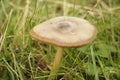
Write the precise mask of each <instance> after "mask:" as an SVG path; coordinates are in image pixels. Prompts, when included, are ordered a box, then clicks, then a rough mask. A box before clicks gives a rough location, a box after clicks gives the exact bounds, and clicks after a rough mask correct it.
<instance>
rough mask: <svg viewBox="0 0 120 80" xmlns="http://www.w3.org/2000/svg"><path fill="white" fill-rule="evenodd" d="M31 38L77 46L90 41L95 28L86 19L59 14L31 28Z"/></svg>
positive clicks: (61, 44)
mask: <svg viewBox="0 0 120 80" xmlns="http://www.w3.org/2000/svg"><path fill="white" fill-rule="evenodd" d="M30 33H31V35H32V37H33V38H35V39H37V40H40V41H42V42H45V43H49V44H54V45H56V46H60V47H79V46H83V45H85V44H88V43H90V42H92V41H93V40H94V39H95V37H96V34H97V30H96V28H95V27H94V26H93V25H92V24H90V23H89V22H88V21H86V20H84V19H82V18H77V17H67V16H61V17H56V18H52V19H50V20H47V21H45V22H43V23H41V24H39V25H37V26H35V27H34V28H33V29H32V30H31V32H30Z"/></svg>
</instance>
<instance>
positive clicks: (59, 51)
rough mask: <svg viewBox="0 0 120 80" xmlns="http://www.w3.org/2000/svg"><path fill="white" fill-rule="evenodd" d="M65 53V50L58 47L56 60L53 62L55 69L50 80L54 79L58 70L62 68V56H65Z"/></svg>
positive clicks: (52, 70)
mask: <svg viewBox="0 0 120 80" xmlns="http://www.w3.org/2000/svg"><path fill="white" fill-rule="evenodd" d="M63 51H64V48H62V47H58V49H57V52H56V55H55V59H54V62H53V67H52V69H51V72H50V76H49V80H53V79H54V75H55V74H56V72H57V70H58V69H59V66H60V63H61V60H62V56H63Z"/></svg>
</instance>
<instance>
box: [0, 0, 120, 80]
mask: <svg viewBox="0 0 120 80" xmlns="http://www.w3.org/2000/svg"><path fill="white" fill-rule="evenodd" d="M63 15H66V16H75V17H79V18H84V19H86V20H88V21H89V22H91V23H92V24H93V25H95V26H96V28H97V29H98V35H97V38H96V40H95V41H94V42H93V43H92V44H89V45H87V46H84V47H82V48H70V49H65V55H64V58H63V60H62V64H61V67H60V70H59V72H58V74H57V78H56V80H59V79H61V80H120V0H17V1H16V0H0V80H47V77H48V76H49V72H50V68H51V66H52V62H53V60H54V55H55V52H56V47H55V46H52V45H47V44H44V43H41V42H37V41H34V40H32V38H31V36H30V34H29V31H30V29H31V28H32V27H34V26H35V25H37V24H39V23H41V22H43V21H45V20H47V19H50V18H53V17H57V16H63Z"/></svg>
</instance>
